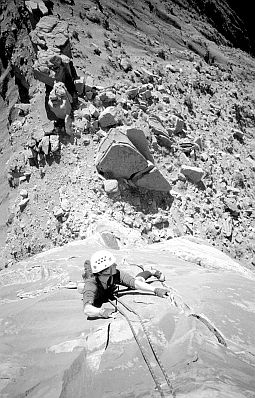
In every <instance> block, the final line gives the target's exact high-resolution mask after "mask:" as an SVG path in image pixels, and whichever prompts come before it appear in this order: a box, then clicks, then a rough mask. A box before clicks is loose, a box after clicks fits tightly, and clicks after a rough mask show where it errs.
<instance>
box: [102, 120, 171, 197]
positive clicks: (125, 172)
mask: <svg viewBox="0 0 255 398" xmlns="http://www.w3.org/2000/svg"><path fill="white" fill-rule="evenodd" d="M141 137H142V135H141ZM137 142H138V143H139V141H137ZM142 142H143V141H142V140H141V141H140V144H141V143H142ZM141 147H142V146H141ZM96 167H97V169H98V171H99V172H100V173H101V174H103V175H104V176H105V177H106V178H112V179H113V178H115V179H120V178H124V179H126V180H131V181H132V183H133V184H136V185H137V186H139V187H143V188H147V189H150V190H156V191H169V190H170V189H171V187H170V185H169V183H168V181H167V180H166V179H165V178H164V177H163V176H162V174H161V173H160V172H159V170H158V169H157V168H156V167H155V166H154V164H153V163H152V162H150V161H149V160H147V159H146V158H145V157H144V156H143V155H142V154H141V153H140V151H139V150H138V149H137V147H136V146H135V145H133V143H132V142H131V141H130V140H129V139H128V137H127V135H126V134H125V133H123V132H122V131H121V129H117V128H116V129H111V130H110V131H109V134H108V135H107V136H106V137H105V138H104V139H103V141H102V142H101V144H100V146H99V150H98V154H97V157H96Z"/></svg>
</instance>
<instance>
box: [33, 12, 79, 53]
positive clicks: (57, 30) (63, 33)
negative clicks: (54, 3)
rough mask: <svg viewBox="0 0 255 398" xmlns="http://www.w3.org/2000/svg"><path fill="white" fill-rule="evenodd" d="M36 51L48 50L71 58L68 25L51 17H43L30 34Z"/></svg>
mask: <svg viewBox="0 0 255 398" xmlns="http://www.w3.org/2000/svg"><path fill="white" fill-rule="evenodd" d="M30 37H31V40H32V43H33V44H34V45H35V47H36V48H37V50H38V51H39V50H50V49H55V51H57V52H59V53H62V54H64V55H67V56H68V57H69V58H71V57H72V53H71V46H70V41H69V33H68V23H67V22H66V21H63V20H59V19H58V18H57V17H54V16H52V15H50V16H44V17H42V18H41V19H40V21H39V22H38V23H37V25H36V28H35V29H34V30H33V31H32V32H31V33H30Z"/></svg>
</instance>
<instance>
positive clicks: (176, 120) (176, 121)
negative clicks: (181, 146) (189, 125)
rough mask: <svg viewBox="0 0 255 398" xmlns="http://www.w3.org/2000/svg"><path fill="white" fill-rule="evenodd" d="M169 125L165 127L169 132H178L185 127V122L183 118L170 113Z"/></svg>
mask: <svg viewBox="0 0 255 398" xmlns="http://www.w3.org/2000/svg"><path fill="white" fill-rule="evenodd" d="M169 123H170V124H171V127H168V128H167V131H168V133H169V134H180V133H181V132H182V131H183V129H184V128H185V122H184V120H183V119H181V118H180V117H178V116H176V115H171V116H170V118H169Z"/></svg>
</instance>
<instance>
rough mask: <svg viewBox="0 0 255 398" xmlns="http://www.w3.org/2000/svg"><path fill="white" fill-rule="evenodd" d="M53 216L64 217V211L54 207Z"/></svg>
mask: <svg viewBox="0 0 255 398" xmlns="http://www.w3.org/2000/svg"><path fill="white" fill-rule="evenodd" d="M53 215H54V216H55V217H56V218H59V217H62V216H63V215H64V211H63V209H62V208H61V207H60V206H55V207H54V208H53Z"/></svg>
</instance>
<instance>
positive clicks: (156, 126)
mask: <svg viewBox="0 0 255 398" xmlns="http://www.w3.org/2000/svg"><path fill="white" fill-rule="evenodd" d="M149 127H150V128H151V130H152V132H153V133H154V134H155V135H163V136H166V137H167V138H168V137H169V135H168V132H167V130H166V129H165V128H164V126H163V125H162V123H161V122H160V121H159V120H158V119H157V118H156V117H150V118H149Z"/></svg>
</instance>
